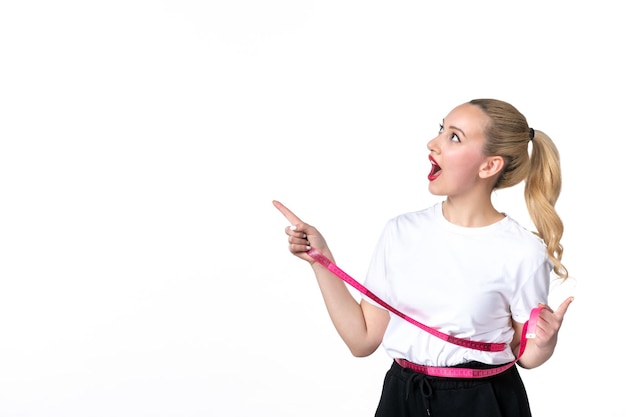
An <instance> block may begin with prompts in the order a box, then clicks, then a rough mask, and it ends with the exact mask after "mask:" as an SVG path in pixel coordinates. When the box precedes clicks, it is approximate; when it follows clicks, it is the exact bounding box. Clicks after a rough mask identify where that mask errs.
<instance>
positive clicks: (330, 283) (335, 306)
mask: <svg viewBox="0 0 626 417" xmlns="http://www.w3.org/2000/svg"><path fill="white" fill-rule="evenodd" d="M274 206H275V207H276V208H277V209H278V210H280V212H281V213H283V215H284V216H285V217H286V218H287V220H289V222H290V223H291V224H292V226H290V227H287V228H286V229H285V233H286V234H287V236H288V242H289V250H290V252H291V253H292V254H294V255H295V256H297V257H299V258H301V259H304V260H306V261H307V262H309V263H310V264H311V267H312V268H313V272H314V273H315V277H316V278H317V283H318V285H319V288H320V291H321V293H322V297H323V299H324V303H325V305H326V309H327V310H328V314H329V315H330V319H331V321H332V323H333V325H334V326H335V329H336V330H337V332H338V333H339V336H340V337H341V338H342V339H343V341H344V343H345V344H346V345H347V346H348V348H349V349H350V352H352V354H353V355H354V356H368V355H371V354H372V353H373V352H374V351H375V350H376V349H377V348H378V346H380V343H381V342H382V338H383V334H384V333H385V329H386V328H387V323H388V322H389V313H388V312H387V311H386V310H384V309H382V308H379V307H377V306H375V305H373V304H370V303H368V302H366V301H361V303H359V302H357V300H355V298H354V297H353V296H352V294H351V293H350V291H349V290H348V287H347V286H346V284H345V283H344V282H343V281H342V280H341V279H340V278H338V277H336V276H335V275H334V274H333V273H332V272H330V271H328V270H327V269H326V268H325V267H324V266H323V265H320V264H319V263H317V262H316V261H315V260H314V259H313V258H311V257H310V256H309V255H307V251H308V250H309V249H310V247H311V246H313V247H315V249H317V250H318V251H320V252H321V253H322V254H324V255H325V256H326V257H327V258H328V259H330V260H331V261H333V262H335V261H334V258H333V255H332V253H331V252H330V249H329V248H328V246H327V245H326V242H325V240H324V238H323V237H322V235H321V234H320V233H319V232H318V230H317V229H316V228H315V227H313V226H311V225H308V224H306V223H304V222H302V220H300V219H299V218H298V217H297V216H296V215H295V214H293V213H292V212H291V211H290V210H289V209H287V207H285V206H284V205H282V204H281V203H279V202H278V201H274Z"/></svg>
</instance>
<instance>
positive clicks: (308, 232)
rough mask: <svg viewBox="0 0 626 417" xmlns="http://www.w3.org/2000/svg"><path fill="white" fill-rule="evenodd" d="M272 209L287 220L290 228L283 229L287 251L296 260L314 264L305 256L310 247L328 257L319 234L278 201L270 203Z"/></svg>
mask: <svg viewBox="0 0 626 417" xmlns="http://www.w3.org/2000/svg"><path fill="white" fill-rule="evenodd" d="M272 203H273V204H274V207H276V208H277V209H278V210H279V211H280V212H281V213H282V214H283V216H285V217H286V218H287V220H288V221H289V223H291V226H287V227H286V228H285V233H286V234H287V236H288V238H287V241H288V242H289V251H290V252H291V253H292V254H294V255H295V256H297V257H298V258H301V259H304V260H305V261H308V262H309V263H311V265H312V264H314V263H315V260H314V259H313V258H311V257H310V256H309V255H307V252H308V251H309V249H311V247H314V248H315V249H317V250H318V251H319V252H321V253H323V254H325V255H326V256H329V255H330V253H329V250H328V246H327V245H326V241H325V240H324V237H323V236H322V235H321V234H320V232H319V231H318V230H317V229H316V228H315V227H313V226H311V225H310V224H307V223H304V222H303V221H302V220H300V218H299V217H298V216H296V215H295V214H294V213H293V212H292V211H291V210H289V209H288V208H287V207H285V206H284V205H283V204H282V203H281V202H279V201H276V200H274V201H272Z"/></svg>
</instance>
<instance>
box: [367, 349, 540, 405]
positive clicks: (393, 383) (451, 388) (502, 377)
mask: <svg viewBox="0 0 626 417" xmlns="http://www.w3.org/2000/svg"><path fill="white" fill-rule="evenodd" d="M463 367H465V368H468V367H469V368H476V369H480V368H489V367H490V366H489V365H485V364H482V363H479V362H471V363H469V364H463ZM422 416H425V417H442V416H443V417H530V416H531V413H530V406H529V404H528V396H527V394H526V389H525V388H524V383H523V382H522V379H521V377H520V375H519V372H518V371H517V366H512V367H511V368H509V369H507V370H506V371H504V372H502V373H500V374H497V375H494V376H490V377H486V378H474V379H466V378H443V377H434V376H426V375H423V374H420V373H417V372H415V371H413V370H410V369H405V368H402V367H401V366H400V365H398V364H397V363H396V362H395V361H394V362H393V364H392V365H391V369H389V371H388V372H387V375H386V376H385V382H384V384H383V390H382V395H381V398H380V402H379V404H378V409H377V410H376V417H422Z"/></svg>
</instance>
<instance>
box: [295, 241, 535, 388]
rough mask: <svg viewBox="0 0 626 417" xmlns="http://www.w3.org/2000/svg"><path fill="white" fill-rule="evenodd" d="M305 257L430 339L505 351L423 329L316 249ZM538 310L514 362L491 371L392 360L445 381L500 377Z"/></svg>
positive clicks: (501, 345)
mask: <svg viewBox="0 0 626 417" xmlns="http://www.w3.org/2000/svg"><path fill="white" fill-rule="evenodd" d="M307 254H308V255H309V256H310V257H311V258H313V259H315V260H316V261H317V262H319V263H320V264H321V265H322V266H324V267H325V268H326V269H328V270H329V271H330V272H332V273H333V274H335V275H336V276H337V277H339V278H341V279H342V280H343V281H345V282H346V283H347V284H349V285H350V286H352V287H353V288H355V289H356V290H358V291H359V292H360V293H361V294H363V295H365V296H367V297H369V298H370V299H372V300H373V301H375V302H376V303H378V304H380V305H381V306H382V307H384V308H385V309H387V310H389V311H391V312H392V313H394V314H396V315H397V316H399V317H401V318H403V319H405V320H406V321H408V322H409V323H411V324H413V325H415V326H417V327H419V328H420V329H422V330H424V331H426V332H428V333H430V334H432V335H433V336H436V337H438V338H440V339H442V340H445V341H446V342H449V343H453V344H455V345H458V346H462V347H466V348H469V349H475V350H482V351H487V352H499V351H502V350H504V349H505V348H506V344H505V343H487V342H476V341H472V340H468V339H461V338H458V337H454V336H451V335H448V334H445V333H442V332H440V331H438V330H436V329H433V328H432V327H429V326H426V325H425V324H422V323H420V322H418V321H417V320H415V319H413V318H411V317H409V316H407V315H406V314H404V313H402V312H401V311H398V310H397V309H396V308H394V307H392V306H390V305H389V304H387V303H386V302H385V301H383V300H381V299H380V298H379V297H378V296H377V295H376V294H374V293H372V292H371V291H370V290H368V289H367V288H365V286H363V285H362V284H360V283H359V282H357V281H356V280H355V279H354V278H352V277H351V276H350V275H348V274H347V273H345V272H344V271H343V270H341V269H340V268H339V267H338V266H337V265H335V264H334V263H333V262H332V261H331V260H330V259H328V258H327V257H326V256H324V255H322V254H321V253H320V252H318V251H317V250H316V249H315V248H311V249H310V250H309V251H308V252H307ZM540 311H541V308H539V307H537V308H533V309H532V310H531V312H530V318H529V319H528V321H527V322H526V323H524V327H523V328H522V338H521V340H520V347H519V355H518V358H517V359H515V360H514V361H513V362H509V363H507V364H504V365H502V366H498V367H495V368H490V369H472V368H448V367H438V366H425V365H418V364H416V363H412V362H409V361H407V360H406V359H395V361H396V362H397V363H398V364H399V365H400V366H402V367H403V368H409V369H412V370H414V371H416V372H419V373H421V374H426V375H431V376H439V377H448V378H484V377H488V376H493V375H496V374H499V373H501V372H504V371H506V370H507V369H509V368H510V367H512V366H513V365H515V363H517V361H518V360H519V358H520V357H521V356H522V354H523V353H524V350H525V348H526V339H529V338H534V337H535V328H536V326H537V319H538V317H539V312H540Z"/></svg>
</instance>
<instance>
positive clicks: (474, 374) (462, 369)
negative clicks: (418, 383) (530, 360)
mask: <svg viewBox="0 0 626 417" xmlns="http://www.w3.org/2000/svg"><path fill="white" fill-rule="evenodd" d="M394 361H395V363H397V364H398V365H400V366H401V367H402V368H405V369H410V370H412V371H414V372H417V373H419V374H423V375H429V376H436V377H443V378H485V377H489V376H494V375H497V374H500V373H502V372H504V371H506V370H507V369H509V368H511V367H512V366H513V365H515V362H509V363H505V364H501V365H490V364H486V363H482V362H477V361H472V362H468V363H463V364H459V365H455V366H446V367H441V366H427V365H420V364H417V363H413V362H410V361H408V360H406V359H402V358H396V359H394Z"/></svg>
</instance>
